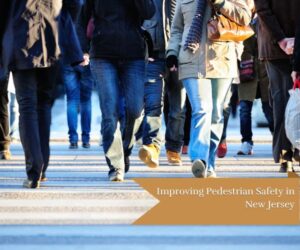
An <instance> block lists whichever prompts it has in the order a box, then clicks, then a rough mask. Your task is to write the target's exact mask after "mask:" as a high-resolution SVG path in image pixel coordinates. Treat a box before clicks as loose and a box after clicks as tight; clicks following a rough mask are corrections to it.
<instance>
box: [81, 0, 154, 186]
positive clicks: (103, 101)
mask: <svg viewBox="0 0 300 250" xmlns="http://www.w3.org/2000/svg"><path fill="white" fill-rule="evenodd" d="M154 12H155V6H154V4H153V2H152V0H125V1H124V0H115V1H104V0H95V1H92V0H87V2H86V4H85V7H84V23H85V27H87V24H88V22H89V20H90V18H93V20H94V31H93V35H92V39H91V49H90V57H91V70H92V74H93V76H94V79H95V81H96V84H97V88H98V94H99V98H100V109H101V113H102V122H101V134H102V143H103V149H104V153H105V158H106V162H107V165H108V167H109V172H108V178H109V180H110V181H123V180H124V173H125V172H127V171H128V170H129V155H130V153H131V149H132V147H133V144H134V136H135V133H136V132H137V129H138V127H139V124H140V122H139V119H138V118H139V117H140V116H141V112H142V110H143V107H144V84H145V80H146V78H145V73H146V62H145V56H146V44H145V39H144V37H143V32H142V29H141V25H142V23H143V21H144V20H145V19H150V18H151V17H152V16H153V15H154ZM121 91H122V95H123V96H124V98H125V127H124V130H123V133H121V129H120V121H119V117H120V112H122V110H121V109H120V98H119V97H120V93H121Z"/></svg>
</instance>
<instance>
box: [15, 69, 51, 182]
mask: <svg viewBox="0 0 300 250" xmlns="http://www.w3.org/2000/svg"><path fill="white" fill-rule="evenodd" d="M56 73H57V67H51V68H36V69H28V70H16V71H13V78H14V84H15V88H16V96H17V100H18V103H19V112H20V119H19V130H20V139H21V142H22V146H23V149H24V153H25V161H26V172H27V176H28V178H29V179H32V180H38V179H39V178H40V176H41V173H42V172H45V171H46V170H47V167H48V163H49V155H50V147H49V139H50V123H51V107H52V104H53V94H54V87H55V78H56Z"/></svg>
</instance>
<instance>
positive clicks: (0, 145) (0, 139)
mask: <svg viewBox="0 0 300 250" xmlns="http://www.w3.org/2000/svg"><path fill="white" fill-rule="evenodd" d="M7 85H8V77H6V76H4V75H3V74H1V73H0V151H3V150H8V149H9V143H10V138H9V121H8V106H7V104H8V93H7Z"/></svg>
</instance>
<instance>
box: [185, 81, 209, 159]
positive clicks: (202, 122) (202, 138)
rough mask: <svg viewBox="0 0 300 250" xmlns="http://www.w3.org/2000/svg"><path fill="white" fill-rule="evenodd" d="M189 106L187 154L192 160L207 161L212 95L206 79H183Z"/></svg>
mask: <svg viewBox="0 0 300 250" xmlns="http://www.w3.org/2000/svg"><path fill="white" fill-rule="evenodd" d="M183 84H184V87H185V89H186V92H187V95H188V98H189V101H190V104H191V107H192V119H191V132H190V143H189V156H190V158H191V160H192V161H194V160H196V159H201V160H203V161H205V162H206V163H208V157H209V145H210V125H211V115H212V114H211V110H212V96H211V92H212V90H211V83H210V80H207V79H196V78H188V79H184V80H183Z"/></svg>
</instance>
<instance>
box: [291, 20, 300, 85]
mask: <svg viewBox="0 0 300 250" xmlns="http://www.w3.org/2000/svg"><path fill="white" fill-rule="evenodd" d="M296 27H297V28H296V37H295V46H294V55H293V59H294V64H293V72H292V78H293V81H294V82H295V80H296V78H300V17H299V18H298V22H297V25H296Z"/></svg>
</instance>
